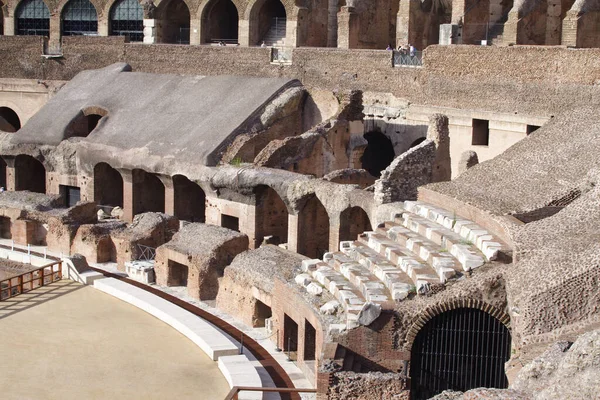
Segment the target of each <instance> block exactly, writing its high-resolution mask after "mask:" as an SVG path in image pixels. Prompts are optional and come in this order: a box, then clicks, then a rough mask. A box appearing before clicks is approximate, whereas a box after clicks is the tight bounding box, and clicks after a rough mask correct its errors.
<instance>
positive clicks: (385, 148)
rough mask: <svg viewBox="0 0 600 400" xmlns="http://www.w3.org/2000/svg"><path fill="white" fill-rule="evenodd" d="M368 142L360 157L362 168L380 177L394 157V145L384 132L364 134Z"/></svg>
mask: <svg viewBox="0 0 600 400" xmlns="http://www.w3.org/2000/svg"><path fill="white" fill-rule="evenodd" d="M364 138H365V139H366V140H367V142H368V144H367V147H366V148H365V151H364V152H363V154H362V157H361V159H360V161H361V163H362V169H365V170H367V171H368V172H369V173H370V174H371V175H373V176H374V177H380V176H381V171H383V170H384V169H386V168H387V167H388V166H389V165H390V164H391V163H392V161H394V158H395V157H396V153H395V152H394V145H393V144H392V141H391V140H390V139H389V138H388V137H387V136H386V135H384V134H383V133H381V132H378V131H371V132H367V133H365V134H364Z"/></svg>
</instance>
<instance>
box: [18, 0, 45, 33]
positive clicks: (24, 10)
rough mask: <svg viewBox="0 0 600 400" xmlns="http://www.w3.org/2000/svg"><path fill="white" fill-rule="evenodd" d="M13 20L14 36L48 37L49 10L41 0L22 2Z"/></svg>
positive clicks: (25, 0)
mask: <svg viewBox="0 0 600 400" xmlns="http://www.w3.org/2000/svg"><path fill="white" fill-rule="evenodd" d="M15 18H16V21H15V35H20V36H22V35H36V36H46V37H48V36H50V10H48V6H46V3H44V1H43V0H24V1H22V2H21V3H20V4H19V6H18V7H17V10H16V12H15Z"/></svg>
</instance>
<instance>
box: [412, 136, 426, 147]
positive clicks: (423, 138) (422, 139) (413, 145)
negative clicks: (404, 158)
mask: <svg viewBox="0 0 600 400" xmlns="http://www.w3.org/2000/svg"><path fill="white" fill-rule="evenodd" d="M425 140H427V138H426V137H425V136H422V137H420V138H418V139H416V140H415V141H414V142H412V143H411V144H410V147H409V148H411V149H412V148H413V147H417V146H418V145H420V144H421V143H423V142H424V141H425Z"/></svg>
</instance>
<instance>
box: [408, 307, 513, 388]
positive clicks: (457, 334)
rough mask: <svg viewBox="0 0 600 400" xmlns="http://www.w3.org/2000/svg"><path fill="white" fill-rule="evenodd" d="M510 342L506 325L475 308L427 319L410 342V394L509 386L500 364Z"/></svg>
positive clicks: (453, 311) (506, 356)
mask: <svg viewBox="0 0 600 400" xmlns="http://www.w3.org/2000/svg"><path fill="white" fill-rule="evenodd" d="M511 340H512V339H511V335H510V331H509V329H508V327H507V326H506V325H505V324H504V323H503V322H502V321H501V320H500V319H499V318H497V317H495V316H494V315H492V314H491V313H489V312H486V311H484V310H481V309H479V308H474V307H456V308H452V309H450V310H445V311H443V312H440V313H438V314H437V315H435V316H430V317H428V320H427V322H426V323H424V324H423V327H422V328H421V329H420V330H419V332H418V333H417V334H416V336H415V339H414V341H413V343H412V346H411V366H410V376H411V398H412V399H428V398H430V397H433V396H435V395H437V394H439V393H441V392H442V391H443V390H446V389H455V388H460V390H462V391H467V390H469V389H473V388H477V387H493V388H500V389H504V388H507V387H508V380H507V378H506V374H505V372H504V363H505V362H506V361H508V360H509V359H510V346H511ZM432 361H433V363H432ZM482 372H483V373H482Z"/></svg>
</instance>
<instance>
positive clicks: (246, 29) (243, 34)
mask: <svg viewBox="0 0 600 400" xmlns="http://www.w3.org/2000/svg"><path fill="white" fill-rule="evenodd" d="M238 42H239V43H240V46H246V47H247V46H250V45H251V43H250V21H248V20H247V19H240V20H239V22H238Z"/></svg>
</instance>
